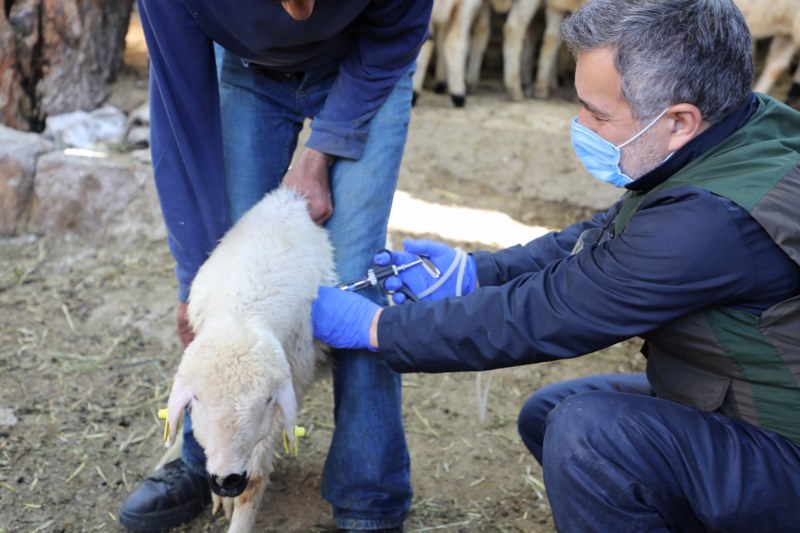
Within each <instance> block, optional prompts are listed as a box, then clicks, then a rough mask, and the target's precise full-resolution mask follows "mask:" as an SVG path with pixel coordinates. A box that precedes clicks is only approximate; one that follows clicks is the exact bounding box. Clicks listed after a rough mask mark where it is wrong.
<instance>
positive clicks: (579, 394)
mask: <svg viewBox="0 0 800 533" xmlns="http://www.w3.org/2000/svg"><path fill="white" fill-rule="evenodd" d="M519 431H520V435H521V436H522V440H523V441H524V442H525V444H526V446H527V447H528V449H529V450H530V451H531V453H533V455H534V456H535V457H536V459H537V460H538V461H539V462H540V463H542V468H543V470H544V480H545V485H546V486H547V495H548V499H549V501H550V507H551V509H552V511H553V520H554V521H555V524H556V527H557V529H558V530H559V531H570V532H571V531H581V532H584V531H587V532H588V531H598V532H615V531H664V532H666V531H691V532H694V531H698V532H700V531H709V530H711V531H728V532H735V531H741V532H751V531H787V532H788V531H797V527H798V524H800V510H798V502H800V446H797V445H795V444H793V443H791V442H790V441H788V440H786V439H784V438H783V437H781V436H779V435H776V434H775V433H773V432H771V431H767V430H763V429H760V428H757V427H755V426H752V425H750V424H748V423H746V422H743V421H741V420H737V419H734V418H730V417H727V416H724V415H721V414H719V413H713V412H703V411H699V410H697V409H694V408H691V407H687V406H685V405H681V404H678V403H674V402H670V401H667V400H662V399H659V398H656V397H655V396H653V392H652V389H651V388H650V385H649V384H648V383H647V379H646V378H645V376H644V375H643V374H635V375H604V376H592V377H589V378H582V379H576V380H572V381H567V382H564V383H557V384H555V385H551V386H549V387H545V388H543V389H541V390H539V391H538V392H537V393H536V394H534V395H533V396H531V397H530V398H529V399H528V401H527V402H526V403H525V406H524V407H523V408H522V412H521V413H520V417H519Z"/></svg>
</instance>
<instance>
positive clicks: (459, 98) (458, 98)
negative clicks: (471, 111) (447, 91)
mask: <svg viewBox="0 0 800 533" xmlns="http://www.w3.org/2000/svg"><path fill="white" fill-rule="evenodd" d="M450 99H451V100H452V101H453V105H454V106H456V107H464V104H466V103H467V97H466V96H464V95H463V94H451V95H450Z"/></svg>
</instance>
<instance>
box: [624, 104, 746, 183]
mask: <svg viewBox="0 0 800 533" xmlns="http://www.w3.org/2000/svg"><path fill="white" fill-rule="evenodd" d="M756 106H757V99H756V95H755V93H750V98H748V99H747V101H746V102H745V103H744V104H743V105H742V106H741V107H739V109H737V110H736V111H734V112H733V113H731V114H730V115H728V116H727V117H725V118H724V119H722V120H721V121H719V122H717V123H716V124H713V125H711V126H710V127H709V128H708V129H707V130H706V131H704V132H703V133H701V134H700V135H698V136H697V137H695V138H694V139H692V140H691V141H690V142H689V144H687V145H686V146H684V147H683V148H681V149H680V150H678V151H677V152H675V154H674V155H673V156H672V157H670V158H669V159H668V160H666V161H665V162H664V163H663V164H661V165H659V166H658V167H656V168H654V169H653V170H651V171H650V172H648V173H647V174H645V175H644V176H641V177H640V178H638V179H637V180H635V181H633V182H631V183H629V184H628V185H626V186H625V188H626V189H628V190H631V191H636V192H643V191H649V190H650V189H652V188H654V187H657V186H658V185H661V184H662V183H664V182H665V181H667V179H668V178H669V177H670V176H672V175H673V174H675V173H676V172H678V171H679V170H680V169H682V168H683V167H684V166H686V165H687V164H689V163H690V162H691V161H693V160H694V159H696V158H698V157H700V156H701V155H703V154H704V153H706V152H707V151H709V150H710V149H711V148H713V147H714V146H716V145H717V144H719V143H720V142H722V141H724V140H725V139H727V138H728V137H729V136H730V135H731V134H732V133H734V132H735V131H736V130H738V129H739V128H741V127H742V126H743V125H744V124H745V123H746V122H747V121H748V120H750V117H751V116H753V113H755V110H756Z"/></svg>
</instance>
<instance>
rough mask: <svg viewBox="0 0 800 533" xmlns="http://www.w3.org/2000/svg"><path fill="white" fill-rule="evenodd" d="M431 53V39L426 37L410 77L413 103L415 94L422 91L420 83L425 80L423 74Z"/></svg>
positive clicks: (415, 97)
mask: <svg viewBox="0 0 800 533" xmlns="http://www.w3.org/2000/svg"><path fill="white" fill-rule="evenodd" d="M432 54H433V40H432V39H428V40H427V41H425V43H424V44H423V45H422V48H421V49H420V51H419V55H418V56H417V70H416V71H414V76H413V77H412V78H411V84H412V87H413V90H414V95H413V97H412V98H413V103H416V100H417V96H419V93H421V92H422V85H423V83H424V82H425V75H426V74H427V72H428V64H429V63H430V61H431V55H432Z"/></svg>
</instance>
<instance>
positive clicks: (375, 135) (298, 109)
mask: <svg viewBox="0 0 800 533" xmlns="http://www.w3.org/2000/svg"><path fill="white" fill-rule="evenodd" d="M218 50H219V49H218ZM337 72H338V67H337V65H331V66H327V67H324V68H320V69H317V70H312V71H307V72H304V73H299V74H283V73H279V72H274V71H269V70H266V69H262V68H259V67H257V66H255V65H250V66H245V65H244V64H243V63H242V61H241V60H240V59H239V58H237V57H236V56H234V55H233V54H230V53H225V54H224V56H223V58H222V62H221V72H220V96H221V108H222V127H223V141H224V146H225V149H224V152H225V167H226V170H225V173H226V176H225V179H226V189H227V195H228V202H229V207H230V212H231V219H232V220H234V221H235V220H237V219H238V218H239V217H241V215H242V214H243V213H244V212H246V211H247V210H248V209H249V208H250V207H251V206H252V205H253V204H255V203H256V202H257V201H258V200H259V199H261V197H262V196H263V195H264V194H265V193H266V192H268V191H270V190H272V189H274V188H276V187H277V186H278V185H279V184H280V182H281V179H282V178H283V175H284V174H285V172H286V170H287V168H288V166H289V164H290V162H291V158H292V155H293V153H294V151H295V148H296V146H297V137H298V134H299V133H300V130H301V129H302V127H303V121H304V119H306V118H309V117H313V116H314V115H316V114H317V112H318V111H319V110H320V108H321V107H322V105H323V104H324V102H325V98H326V96H327V94H328V90H329V88H330V87H331V85H332V83H333V82H334V80H335V79H336V76H337ZM411 74H412V72H409V73H408V74H407V75H406V76H404V77H403V78H402V79H401V81H400V82H399V83H398V84H397V86H396V87H395V89H394V91H393V92H392V93H391V94H390V96H389V97H388V99H387V100H386V102H385V103H384V104H383V106H382V107H381V108H380V110H379V111H378V113H377V114H376V115H375V116H374V117H373V118H372V120H371V121H370V124H371V126H370V135H369V139H368V141H367V145H366V148H365V150H364V153H363V155H362V157H361V158H360V159H358V160H347V159H339V160H337V161H336V162H335V163H334V165H333V167H332V168H331V171H330V180H331V192H332V194H333V203H334V211H333V215H332V216H331V218H330V219H329V220H328V222H327V223H326V228H327V229H328V230H329V232H330V235H331V240H332V242H333V245H334V249H335V261H336V268H337V271H338V274H339V277H340V279H342V280H343V281H344V280H349V279H354V278H358V277H361V276H363V275H364V274H365V273H366V271H367V269H368V268H369V267H370V266H371V264H372V258H373V255H374V254H375V252H376V251H377V250H378V249H380V248H382V247H384V246H385V243H386V226H387V222H388V218H389V211H390V209H391V204H392V198H393V196H394V191H395V187H396V185H397V177H398V173H399V170H400V162H401V159H402V155H403V148H404V146H405V140H406V134H407V132H408V122H409V120H410V116H411V94H412V90H411ZM364 294H365V295H368V296H369V297H370V298H372V299H373V300H375V301H376V302H379V303H381V304H385V303H386V300H385V297H384V296H383V295H381V294H380V293H379V292H377V291H373V292H365V293H364ZM333 357H334V365H333V393H334V398H333V400H334V408H333V414H334V421H335V430H334V433H333V439H332V442H331V447H330V450H329V452H328V457H327V460H326V463H325V469H324V472H323V479H322V495H323V497H324V498H325V499H326V500H327V501H328V502H330V503H331V505H332V506H333V514H334V518H335V520H336V524H337V527H339V528H344V529H378V528H390V527H395V526H398V525H400V524H402V522H403V521H404V520H405V516H406V514H407V512H408V509H409V507H410V505H411V496H412V493H411V480H410V473H409V470H410V459H409V455H408V448H407V446H406V440H405V434H404V432H403V418H402V411H401V382H400V376H399V375H398V374H397V373H395V372H394V371H392V370H391V369H390V368H389V367H388V365H386V363H384V362H383V360H382V359H381V358H380V357H377V356H376V355H375V354H373V353H371V352H369V351H353V350H341V351H337V352H336V353H334V356H333ZM187 427H189V428H191V425H190V424H187ZM184 442H185V445H184V460H185V461H186V462H187V463H188V464H189V465H190V466H192V467H193V468H198V467H199V468H202V465H203V464H204V463H205V457H204V456H203V454H202V449H201V448H200V446H199V445H197V442H196V441H195V439H194V438H193V437H191V435H186V434H185V435H184Z"/></svg>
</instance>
